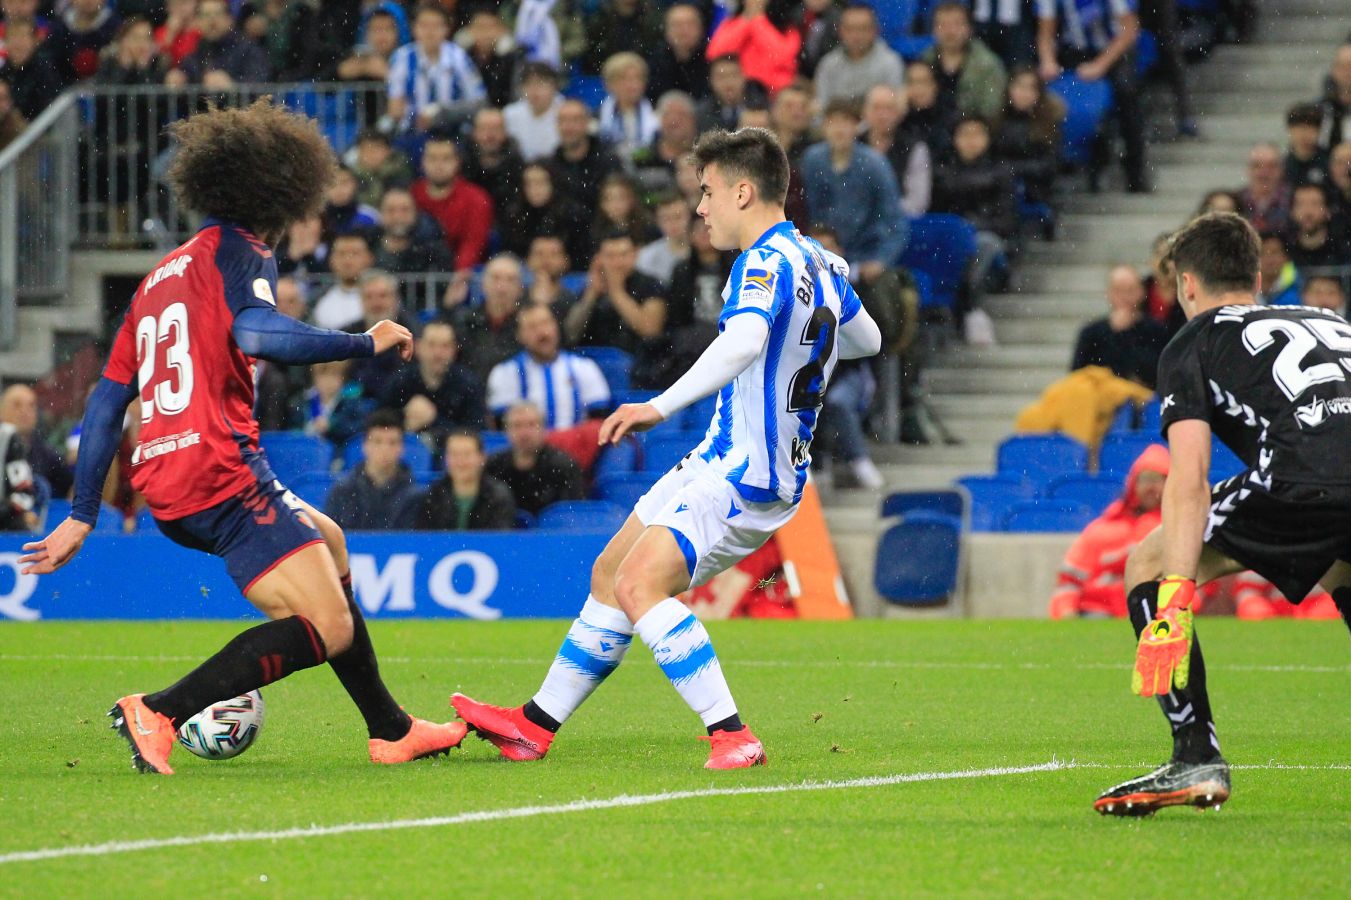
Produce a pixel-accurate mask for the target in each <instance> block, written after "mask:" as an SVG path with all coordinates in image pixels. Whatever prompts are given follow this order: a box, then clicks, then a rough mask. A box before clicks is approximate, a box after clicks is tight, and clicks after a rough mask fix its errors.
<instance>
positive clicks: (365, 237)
mask: <svg viewBox="0 0 1351 900" xmlns="http://www.w3.org/2000/svg"><path fill="white" fill-rule="evenodd" d="M338 241H361V243H363V244H365V245H366V250H367V251H368V252H371V253H374V252H375V251H374V249H373V244H374V242H373V241H372V240H371V235H370V233H369V232H367V231H366V230H364V229H361V228H353V229H350V230H348V231H339V232H338V233H337V234H335V235H333V240H331V241H330V242H329V244H330V245H335V244H337V243H338Z"/></svg>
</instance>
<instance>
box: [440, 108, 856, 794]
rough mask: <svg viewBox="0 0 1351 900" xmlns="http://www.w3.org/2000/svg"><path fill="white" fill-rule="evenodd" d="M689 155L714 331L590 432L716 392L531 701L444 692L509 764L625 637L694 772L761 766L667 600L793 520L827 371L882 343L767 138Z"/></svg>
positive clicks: (609, 661)
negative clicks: (690, 730)
mask: <svg viewBox="0 0 1351 900" xmlns="http://www.w3.org/2000/svg"><path fill="white" fill-rule="evenodd" d="M694 152H695V158H696V160H697V161H698V164H699V169H700V183H701V187H702V189H703V199H702V201H701V202H700V204H699V209H698V212H699V215H700V216H702V217H703V218H704V219H705V220H706V221H707V222H708V226H709V232H710V236H711V239H712V242H713V245H714V246H715V247H717V248H719V249H725V250H731V249H740V250H742V251H743V252H742V253H741V255H740V256H739V257H738V258H737V261H736V264H735V265H734V266H733V267H732V273H731V276H730V277H729V279H728V281H727V285H726V287H724V288H723V300H724V304H723V310H722V314H721V316H720V317H719V320H718V327H719V329H720V332H721V333H720V334H719V335H718V337H717V338H716V339H715V340H714V341H713V343H712V344H711V345H710V346H709V348H708V349H707V350H706V351H705V352H704V354H703V355H702V356H701V357H700V358H699V360H698V361H697V362H696V363H695V364H694V365H693V366H692V367H691V368H690V370H689V371H688V372H686V373H685V374H684V375H683V376H681V378H680V379H679V380H678V381H677V382H676V383H675V384H674V385H672V386H671V387H670V388H669V389H668V390H666V391H665V392H664V393H662V394H661V395H659V396H658V397H656V398H654V399H653V400H652V401H651V402H649V403H636V404H625V405H624V406H621V407H620V408H619V409H617V410H616V411H615V412H614V413H613V414H612V415H611V416H610V417H609V418H608V419H607V420H606V421H605V423H604V424H603V425H602V426H601V431H600V439H601V442H602V443H606V442H615V441H618V440H619V439H620V438H622V437H623V436H624V435H625V434H627V433H628V432H631V431H643V430H645V429H648V428H651V427H652V426H654V425H657V424H659V423H660V422H663V421H665V420H666V419H668V418H670V417H671V416H672V415H673V414H675V413H676V412H678V411H679V410H681V409H683V408H684V407H686V406H688V405H689V404H691V403H694V402H695V401H697V400H699V399H701V398H703V397H706V396H708V395H709V394H712V393H714V392H715V391H716V392H717V393H718V403H717V407H716V410H715V412H714V414H713V419H712V421H711V422H710V423H709V427H708V431H707V433H706V434H705V437H704V439H703V441H701V442H700V444H699V446H698V447H696V448H694V449H693V450H692V451H691V452H690V453H689V454H688V455H687V456H686V457H685V458H684V459H683V460H682V461H681V462H680V463H678V464H677V465H676V467H675V468H674V469H672V470H671V471H669V472H667V473H666V474H665V475H664V476H662V478H661V479H660V480H659V481H658V482H657V483H656V484H655V485H653V486H652V489H651V490H650V491H648V492H647V493H646V494H645V495H644V496H643V497H642V498H640V499H639V500H638V502H637V504H636V505H635V506H634V509H633V513H632V514H631V515H630V516H629V518H628V521H626V522H625V523H624V525H623V527H622V528H621V529H620V530H619V532H618V533H617V534H616V535H615V536H614V538H612V539H611V541H610V543H609V545H608V546H607V547H606V548H605V550H604V551H602V553H601V555H600V557H599V558H598V559H597V560H596V563H595V565H594V567H593V568H592V574H591V596H589V597H588V598H587V600H586V604H585V605H584V606H583V607H582V611H581V614H580V615H579V616H578V618H577V620H576V621H575V622H573V624H572V627H571V629H570V630H569V631H568V634H567V637H565V638H564V640H563V645H562V647H560V648H559V651H558V655H557V657H556V658H555V659H554V663H553V665H552V666H551V667H550V669H549V673H548V675H547V676H546V677H545V679H544V684H543V685H542V686H541V687H540V689H539V691H538V692H537V693H536V694H535V696H534V697H533V698H532V699H531V700H530V701H529V702H528V703H526V704H525V705H524V706H519V707H515V708H511V709H508V708H504V707H499V706H489V705H487V704H483V703H479V702H477V701H475V700H471V699H470V698H468V697H465V696H463V695H461V694H456V695H455V696H454V697H453V698H452V702H453V703H454V705H455V709H456V712H458V713H459V714H460V716H461V717H462V718H463V719H464V720H465V721H466V722H467V723H468V724H469V726H470V727H471V728H473V729H474V730H476V731H477V732H478V734H479V735H480V736H481V737H484V738H486V739H487V740H489V741H491V742H492V743H494V744H495V745H496V746H497V747H498V748H500V749H501V751H502V755H503V756H505V757H507V758H508V759H518V760H520V759H539V758H540V757H542V756H543V755H544V754H545V753H546V752H547V751H548V749H549V745H550V744H551V743H552V741H553V738H554V734H555V733H556V732H557V731H558V729H559V727H560V726H561V725H562V723H563V722H564V721H565V720H566V719H567V718H568V717H569V716H570V715H572V713H573V712H574V711H575V710H576V709H577V707H578V706H580V705H581V703H582V702H583V701H584V700H585V699H586V698H587V697H588V696H590V694H591V692H592V691H594V690H595V689H596V688H597V687H598V686H599V685H600V683H601V682H602V681H603V680H604V679H605V678H606V677H607V676H608V675H609V674H610V673H611V672H612V671H614V669H615V668H616V667H617V666H618V665H619V663H620V661H621V660H622V659H623V658H624V655H625V653H626V651H627V650H628V647H629V645H630V643H631V642H632V639H633V635H634V634H637V635H638V637H639V638H641V639H642V641H643V643H645V644H647V646H648V647H649V648H651V650H652V654H653V656H654V657H655V658H656V661H657V664H658V665H659V666H660V667H661V669H662V671H663V672H664V673H665V674H666V676H667V678H669V679H670V681H671V683H672V685H673V686H674V687H675V689H676V691H677V692H679V694H680V696H681V697H682V698H683V699H684V700H685V702H686V703H688V704H689V706H690V708H691V709H693V710H694V711H695V712H696V713H698V714H699V717H700V718H701V719H702V720H703V723H704V726H705V727H706V728H707V729H708V738H707V740H709V742H710V744H711V748H710V752H709V758H708V762H707V763H705V768H710V769H734V768H744V767H747V766H752V765H756V764H758V763H763V762H764V761H765V751H764V747H763V746H762V745H761V743H760V741H759V740H758V739H757V738H756V737H755V735H754V734H753V733H751V730H750V729H749V728H747V727H746V726H745V725H744V724H743V723H742V721H741V718H740V714H739V713H738V710H737V706H736V703H735V701H734V700H733V699H732V694H731V691H730V690H729V689H728V686H727V680H726V679H725V678H724V677H723V673H722V666H721V665H720V663H719V662H718V657H717V654H716V653H715V652H714V650H713V645H712V643H711V642H710V640H709V637H708V632H707V631H706V630H705V629H704V626H703V625H702V624H701V623H700V622H699V620H698V619H696V618H695V616H694V615H693V614H692V613H691V612H690V610H689V608H688V607H686V606H685V605H684V604H683V603H681V602H680V601H679V600H678V599H676V596H675V595H676V594H679V593H681V592H683V591H685V590H687V589H688V588H690V587H693V586H695V585H699V584H702V583H704V582H705V581H707V580H708V579H710V578H712V577H713V576H714V575H716V574H717V573H719V572H721V571H723V570H724V569H726V568H728V567H730V566H732V565H734V564H735V563H737V562H738V561H740V560H742V559H744V558H745V557H747V556H749V555H750V554H751V553H753V552H754V551H755V550H757V549H759V547H760V546H762V545H763V544H764V543H765V541H767V540H768V539H769V538H770V536H771V535H773V533H774V532H775V531H777V530H778V529H779V528H780V527H782V526H783V525H784V523H786V522H787V521H788V520H789V519H791V518H792V517H793V514H794V513H795V512H796V511H797V504H798V501H799V500H800V499H801V497H802V489H803V485H804V484H805V483H806V479H807V469H808V466H809V465H810V463H811V442H812V436H813V433H814V431H815V428H816V423H817V416H818V414H819V413H820V410H821V398H822V395H823V394H824V393H825V390H826V385H827V383H828V382H829V380H830V376H831V373H832V372H833V371H834V369H835V364H836V362H837V361H838V360H840V359H854V358H859V357H864V356H871V355H872V354H874V353H876V352H877V351H878V349H879V348H880V347H881V343H882V337H881V333H880V332H879V330H878V328H877V325H876V323H874V322H873V320H872V319H871V318H870V317H869V316H868V313H867V312H866V311H865V310H864V309H863V306H862V304H861V303H860V302H859V298H858V295H857V294H855V293H854V290H853V288H852V287H850V285H849V266H848V264H847V263H845V261H844V260H843V259H841V258H840V257H838V256H836V255H835V254H833V253H830V252H828V251H826V250H825V249H823V248H822V247H821V245H820V244H818V243H817V242H816V241H814V240H812V239H810V238H807V237H803V235H802V234H801V233H800V232H799V231H798V230H797V229H796V228H794V227H793V224H792V223H791V222H789V221H787V220H786V219H785V217H784V212H783V204H784V199H785V197H786V196H787V192H788V159H787V157H786V156H785V155H784V151H783V148H782V147H781V146H780V145H779V142H778V140H777V139H776V138H775V137H774V135H773V134H772V133H771V132H769V131H766V130H764V129H761V128H743V129H740V130H738V131H735V132H730V133H729V132H725V131H715V132H711V133H709V134H706V135H704V136H703V138H701V139H700V141H699V143H698V144H697V145H696V147H695V151H694Z"/></svg>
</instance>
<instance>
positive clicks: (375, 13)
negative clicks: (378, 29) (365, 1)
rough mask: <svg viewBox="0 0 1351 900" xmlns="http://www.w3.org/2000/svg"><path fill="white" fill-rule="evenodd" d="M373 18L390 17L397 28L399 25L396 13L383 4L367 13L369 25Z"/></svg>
mask: <svg viewBox="0 0 1351 900" xmlns="http://www.w3.org/2000/svg"><path fill="white" fill-rule="evenodd" d="M371 19H389V20H390V21H391V22H393V23H394V25H395V27H396V28H397V27H398V25H399V17H398V16H396V15H394V13H392V12H390V11H389V10H388V9H386V8H385V7H383V6H377V7H376V8H375V9H373V10H371V11H370V12H369V13H367V14H366V24H367V25H369V24H371Z"/></svg>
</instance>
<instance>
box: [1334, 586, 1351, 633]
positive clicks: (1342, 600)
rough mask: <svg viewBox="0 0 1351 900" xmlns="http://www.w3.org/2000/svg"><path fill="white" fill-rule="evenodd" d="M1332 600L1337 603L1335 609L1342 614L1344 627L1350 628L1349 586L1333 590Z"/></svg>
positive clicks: (1350, 595) (1350, 603) (1350, 598)
mask: <svg viewBox="0 0 1351 900" xmlns="http://www.w3.org/2000/svg"><path fill="white" fill-rule="evenodd" d="M1332 602H1333V603H1335V604H1337V611H1338V612H1340V613H1341V614H1342V621H1343V622H1345V623H1346V627H1347V628H1351V587H1339V588H1337V589H1336V590H1335V591H1333V592H1332Z"/></svg>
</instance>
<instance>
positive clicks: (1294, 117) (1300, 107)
mask: <svg viewBox="0 0 1351 900" xmlns="http://www.w3.org/2000/svg"><path fill="white" fill-rule="evenodd" d="M1296 125H1308V126H1309V127H1311V128H1321V127H1322V126H1323V108H1322V107H1321V106H1319V105H1318V104H1317V103H1296V104H1295V105H1294V106H1292V107H1290V109H1288V110H1286V113H1285V127H1286V128H1294V127H1295V126H1296Z"/></svg>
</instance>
